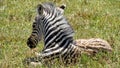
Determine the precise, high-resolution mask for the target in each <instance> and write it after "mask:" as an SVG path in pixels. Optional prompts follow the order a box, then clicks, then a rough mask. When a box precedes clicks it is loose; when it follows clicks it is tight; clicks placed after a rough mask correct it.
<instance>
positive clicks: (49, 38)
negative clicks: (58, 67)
mask: <svg viewBox="0 0 120 68" xmlns="http://www.w3.org/2000/svg"><path fill="white" fill-rule="evenodd" d="M65 7H66V6H65V5H61V6H60V7H56V6H55V5H54V4H53V3H48V2H45V3H42V4H39V5H38V6H37V16H36V17H35V22H33V25H32V27H33V28H32V34H31V35H30V37H29V38H28V40H27V45H28V46H29V47H30V48H31V49H34V48H35V47H36V45H37V44H38V42H39V41H40V40H41V39H42V37H43V40H44V48H43V50H42V52H41V53H39V54H38V55H37V57H39V58H41V59H43V58H44V59H45V58H47V59H48V58H49V59H53V58H62V60H63V62H64V63H68V60H67V59H70V58H75V55H76V54H77V53H78V54H79V53H80V50H79V49H78V47H77V46H76V45H75V44H74V40H73V36H74V30H73V28H72V27H71V25H70V24H69V23H68V21H67V19H66V17H65V16H64V15H63V12H64V9H65ZM69 61H70V60H69ZM71 61H73V60H72V59H71Z"/></svg>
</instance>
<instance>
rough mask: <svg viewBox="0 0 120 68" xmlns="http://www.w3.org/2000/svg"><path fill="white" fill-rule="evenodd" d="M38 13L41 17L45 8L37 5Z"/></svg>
mask: <svg viewBox="0 0 120 68" xmlns="http://www.w3.org/2000/svg"><path fill="white" fill-rule="evenodd" d="M37 13H38V14H39V15H41V14H42V13H43V6H42V5H41V4H38V5H37Z"/></svg>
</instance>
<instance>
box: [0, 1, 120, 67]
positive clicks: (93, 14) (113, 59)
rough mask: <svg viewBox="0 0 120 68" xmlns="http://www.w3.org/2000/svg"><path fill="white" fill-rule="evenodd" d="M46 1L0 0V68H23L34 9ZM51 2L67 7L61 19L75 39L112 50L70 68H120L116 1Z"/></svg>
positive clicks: (84, 58) (119, 7)
mask: <svg viewBox="0 0 120 68" xmlns="http://www.w3.org/2000/svg"><path fill="white" fill-rule="evenodd" d="M48 1H49V0H46V1H45V0H0V68H24V66H23V64H22V61H23V59H24V58H26V57H29V56H32V54H31V52H30V49H29V48H28V47H27V45H26V41H27V38H28V37H29V35H30V33H31V29H32V27H31V25H32V22H33V20H34V17H35V15H36V6H37V4H39V3H41V2H48ZM51 2H54V3H55V4H56V5H61V4H66V5H67V8H66V9H65V16H66V17H67V19H68V20H69V22H70V24H71V25H72V27H73V29H74V30H75V32H76V33H75V36H74V38H75V39H80V38H102V39H105V40H107V41H108V42H109V43H110V44H111V46H112V48H113V52H112V53H107V54H106V53H100V54H97V55H96V56H94V57H88V56H85V55H82V56H81V58H80V62H79V63H78V64H77V65H76V66H73V68H120V0H51ZM42 47H43V44H42V43H40V44H39V45H38V47H37V48H38V49H40V50H41V49H42ZM54 67H56V68H59V67H58V66H57V65H54ZM60 67H61V66H60ZM39 68H44V66H43V67H39ZM68 68H69V67H68Z"/></svg>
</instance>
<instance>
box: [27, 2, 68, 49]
mask: <svg viewBox="0 0 120 68" xmlns="http://www.w3.org/2000/svg"><path fill="white" fill-rule="evenodd" d="M65 7H66V6H65V5H61V6H60V7H56V6H55V5H54V4H53V3H42V4H39V5H38V6H37V13H38V14H37V16H36V17H35V22H33V24H32V33H31V35H30V37H29V38H28V40H27V46H28V47H30V48H31V49H32V48H35V47H36V45H37V44H38V42H39V41H40V40H41V38H42V35H44V32H45V31H44V27H43V26H44V25H43V23H44V22H43V19H44V18H45V17H47V16H48V17H49V16H52V15H53V14H54V13H55V12H57V14H56V15H58V16H59V15H62V14H63V12H64V9H65ZM43 37H44V36H43Z"/></svg>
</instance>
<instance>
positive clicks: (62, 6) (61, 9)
mask: <svg viewBox="0 0 120 68" xmlns="http://www.w3.org/2000/svg"><path fill="white" fill-rule="evenodd" d="M65 8H66V5H61V6H60V7H58V10H60V11H61V13H63V12H64V9H65Z"/></svg>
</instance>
